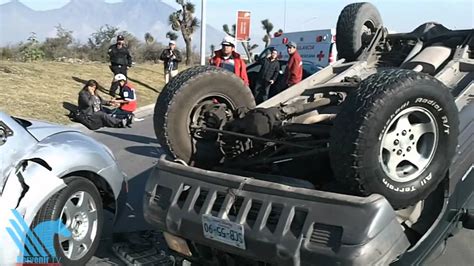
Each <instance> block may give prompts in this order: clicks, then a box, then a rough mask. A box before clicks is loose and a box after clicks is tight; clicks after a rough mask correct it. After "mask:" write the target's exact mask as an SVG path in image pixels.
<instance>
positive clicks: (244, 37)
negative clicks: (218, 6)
mask: <svg viewBox="0 0 474 266" xmlns="http://www.w3.org/2000/svg"><path fill="white" fill-rule="evenodd" d="M235 38H236V39H237V41H248V40H249V38H250V11H237V27H236V33H235Z"/></svg>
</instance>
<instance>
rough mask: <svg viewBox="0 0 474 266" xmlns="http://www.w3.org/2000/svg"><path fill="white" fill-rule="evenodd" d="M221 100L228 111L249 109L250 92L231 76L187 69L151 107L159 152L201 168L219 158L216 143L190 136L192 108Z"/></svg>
mask: <svg viewBox="0 0 474 266" xmlns="http://www.w3.org/2000/svg"><path fill="white" fill-rule="evenodd" d="M206 99H207V100H209V99H212V100H216V99H221V100H219V102H221V103H222V102H226V103H227V104H228V105H230V106H229V107H231V108H240V107H246V108H253V107H255V99H254V97H253V95H252V92H251V91H250V89H249V88H248V87H246V86H245V85H244V83H243V81H242V80H241V79H240V78H239V77H237V76H236V75H235V74H234V73H232V72H230V71H227V70H223V69H220V68H216V67H213V66H197V67H192V68H189V69H187V70H185V71H183V72H181V73H180V74H178V75H177V76H176V77H175V78H173V79H172V80H171V82H169V83H168V84H167V85H166V86H165V87H164V88H163V91H162V92H161V93H160V96H159V97H158V99H157V102H156V105H155V113H154V118H153V121H154V129H155V134H156V137H157V139H158V142H159V144H160V145H161V147H162V149H163V150H164V151H165V152H166V153H167V154H168V155H170V156H172V157H173V158H178V159H181V160H184V161H185V162H187V163H189V164H191V165H195V166H201V167H205V166H207V165H209V164H212V162H213V161H215V160H216V159H218V158H216V157H218V156H219V155H220V152H219V150H218V146H217V143H215V142H209V141H207V142H206V141H203V140H201V141H197V142H194V141H195V140H194V139H193V138H192V136H191V130H190V125H191V118H190V116H191V114H192V112H193V108H195V107H196V105H197V104H199V103H200V102H203V101H204V100H206Z"/></svg>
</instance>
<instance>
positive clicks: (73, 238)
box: [31, 177, 103, 265]
mask: <svg viewBox="0 0 474 266" xmlns="http://www.w3.org/2000/svg"><path fill="white" fill-rule="evenodd" d="M64 181H65V182H66V184H67V186H66V187H65V188H63V189H62V190H60V191H59V192H57V193H56V194H54V195H53V196H52V197H51V198H50V199H48V201H47V202H46V203H45V204H44V205H43V206H42V207H41V209H40V210H39V212H38V213H37V215H36V217H35V219H34V221H33V223H32V225H31V228H32V230H33V231H34V232H35V233H36V235H43V234H44V230H48V227H46V226H44V225H45V224H48V222H52V221H59V222H60V223H59V224H58V225H59V228H58V227H56V228H54V232H53V234H55V235H54V242H53V245H54V252H55V253H56V254H55V256H53V255H52V254H51V252H48V253H49V255H50V256H51V258H50V259H51V260H52V261H50V262H57V261H55V260H59V261H60V262H61V264H64V265H85V264H86V263H87V262H88V261H89V260H90V259H91V257H92V256H93V255H94V253H95V252H96V250H97V247H98V245H99V241H100V236H101V233H102V226H103V209H102V200H101V197H100V194H99V191H98V190H97V188H96V187H95V185H94V184H93V183H92V182H91V181H89V180H87V179H85V178H83V177H68V178H66V179H65V180H64ZM45 228H46V229H45ZM49 229H50V230H51V227H50V228H49ZM56 229H57V231H56ZM47 234H48V233H46V235H45V236H47ZM40 239H41V237H40ZM41 240H43V239H41ZM43 242H44V241H43ZM43 244H45V243H43ZM46 248H47V247H46Z"/></svg>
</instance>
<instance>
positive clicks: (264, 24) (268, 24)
mask: <svg viewBox="0 0 474 266" xmlns="http://www.w3.org/2000/svg"><path fill="white" fill-rule="evenodd" d="M261 22H262V28H263V30H264V31H265V36H263V39H262V40H263V42H265V48H267V47H268V46H270V41H271V40H272V34H271V32H272V30H273V23H271V22H270V21H269V20H268V19H264V20H262V21H261Z"/></svg>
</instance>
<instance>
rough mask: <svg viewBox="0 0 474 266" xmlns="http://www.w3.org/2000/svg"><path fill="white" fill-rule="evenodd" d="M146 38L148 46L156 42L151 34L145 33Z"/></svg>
mask: <svg viewBox="0 0 474 266" xmlns="http://www.w3.org/2000/svg"><path fill="white" fill-rule="evenodd" d="M144 38H145V43H146V44H148V45H150V44H152V43H153V42H154V41H155V37H153V35H151V33H149V32H147V33H145V36H144Z"/></svg>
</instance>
